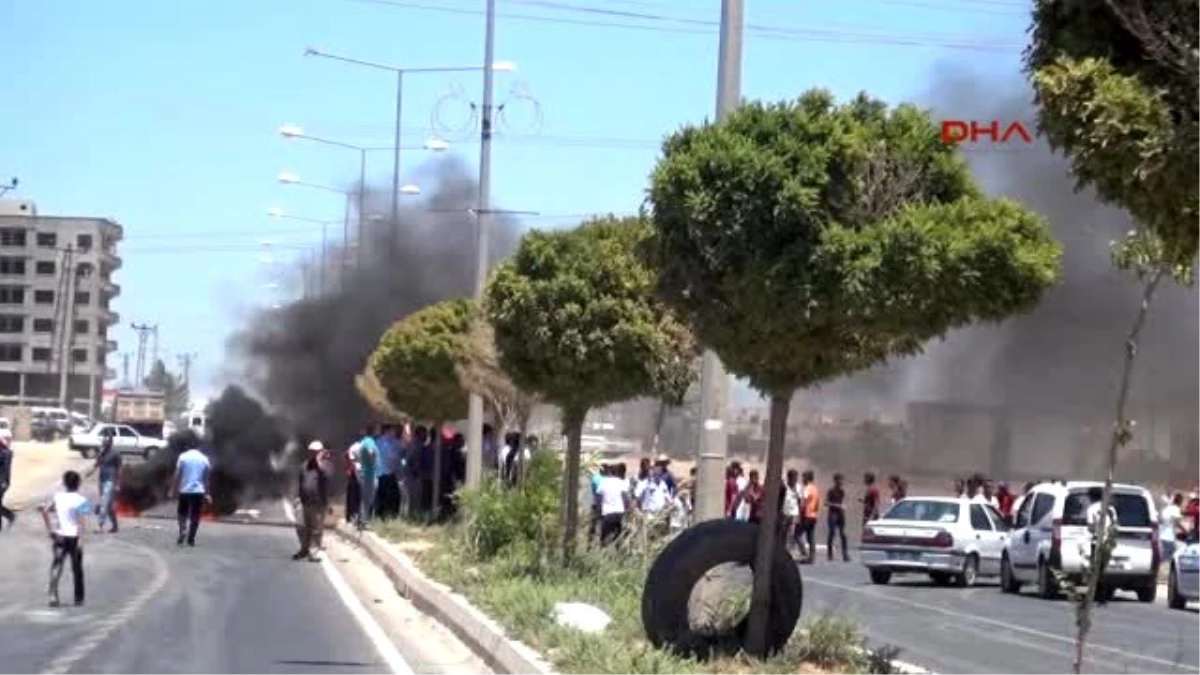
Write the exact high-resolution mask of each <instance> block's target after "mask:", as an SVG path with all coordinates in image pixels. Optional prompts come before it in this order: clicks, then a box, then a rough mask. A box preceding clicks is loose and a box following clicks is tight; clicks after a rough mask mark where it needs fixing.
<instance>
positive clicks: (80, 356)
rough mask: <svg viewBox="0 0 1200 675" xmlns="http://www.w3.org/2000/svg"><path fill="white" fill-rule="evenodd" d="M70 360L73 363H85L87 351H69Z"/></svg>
mask: <svg viewBox="0 0 1200 675" xmlns="http://www.w3.org/2000/svg"><path fill="white" fill-rule="evenodd" d="M71 358H72V359H73V360H74V361H75V363H87V350H86V349H73V350H71Z"/></svg>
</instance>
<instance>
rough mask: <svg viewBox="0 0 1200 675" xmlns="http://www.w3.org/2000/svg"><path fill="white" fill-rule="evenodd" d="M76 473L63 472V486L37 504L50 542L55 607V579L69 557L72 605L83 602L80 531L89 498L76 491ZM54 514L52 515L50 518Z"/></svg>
mask: <svg viewBox="0 0 1200 675" xmlns="http://www.w3.org/2000/svg"><path fill="white" fill-rule="evenodd" d="M81 482H82V479H81V478H80V476H79V474H78V473H76V472H74V471H68V472H66V473H64V474H63V477H62V486H63V489H62V490H61V491H59V492H58V493H56V494H55V495H54V497H52V498H51V499H50V501H48V502H47V503H45V504H42V505H41V506H39V507H38V512H40V513H41V514H42V522H44V523H45V524H46V532H48V533H49V534H50V541H51V542H52V548H51V551H52V555H53V558H52V562H51V563H50V587H49V589H48V591H49V595H50V606H51V607H58V606H59V604H60V603H59V600H58V582H59V580H60V579H61V578H62V569H63V564H64V563H66V561H67V559H68V558H70V560H71V580H72V581H73V582H74V586H75V588H74V591H75V605H76V606H79V605H82V604H83V597H84V586H83V531H84V529H85V527H86V521H87V514H88V501H87V498H85V497H84V496H83V495H81V494H79V484H80V483H81ZM51 515H53V518H51Z"/></svg>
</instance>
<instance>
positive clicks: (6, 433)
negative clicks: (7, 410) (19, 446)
mask: <svg viewBox="0 0 1200 675" xmlns="http://www.w3.org/2000/svg"><path fill="white" fill-rule="evenodd" d="M0 440H2V441H4V444H5V445H12V441H13V429H12V420H10V419H8V418H7V417H0Z"/></svg>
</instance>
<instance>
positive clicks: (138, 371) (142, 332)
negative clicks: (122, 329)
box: [129, 323, 157, 389]
mask: <svg viewBox="0 0 1200 675" xmlns="http://www.w3.org/2000/svg"><path fill="white" fill-rule="evenodd" d="M129 327H130V328H132V329H133V330H134V332H136V333H137V337H138V347H137V360H136V361H135V365H134V367H133V376H134V377H135V378H136V380H135V381H134V382H133V383H132V386H133V388H134V389H137V388H139V387H141V386H142V380H143V379H144V378H145V376H146V342H147V341H148V340H149V339H150V334H151V333H154V332H156V331H157V326H150V325H147V324H141V325H138V324H136V323H131V324H129Z"/></svg>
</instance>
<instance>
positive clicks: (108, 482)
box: [87, 434, 122, 532]
mask: <svg viewBox="0 0 1200 675" xmlns="http://www.w3.org/2000/svg"><path fill="white" fill-rule="evenodd" d="M121 462H122V459H121V451H120V450H117V449H116V447H115V446H114V445H113V437H112V434H106V435H105V436H104V439H103V440H101V441H100V455H99V456H98V457H96V464H95V466H93V467H92V468H91V470H90V471H88V473H87V475H88V476H91V475H92V474H94V473H96V472H97V471H99V472H100V508H99V509H98V510H99V513H98V514H97V515H96V532H103V531H104V520H105V519H106V518H107V519H108V521H109V522H110V523H111V526H110V527H109V530H108V531H109V532H116V531H117V509H116V501H117V479H118V478H120V474H121Z"/></svg>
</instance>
